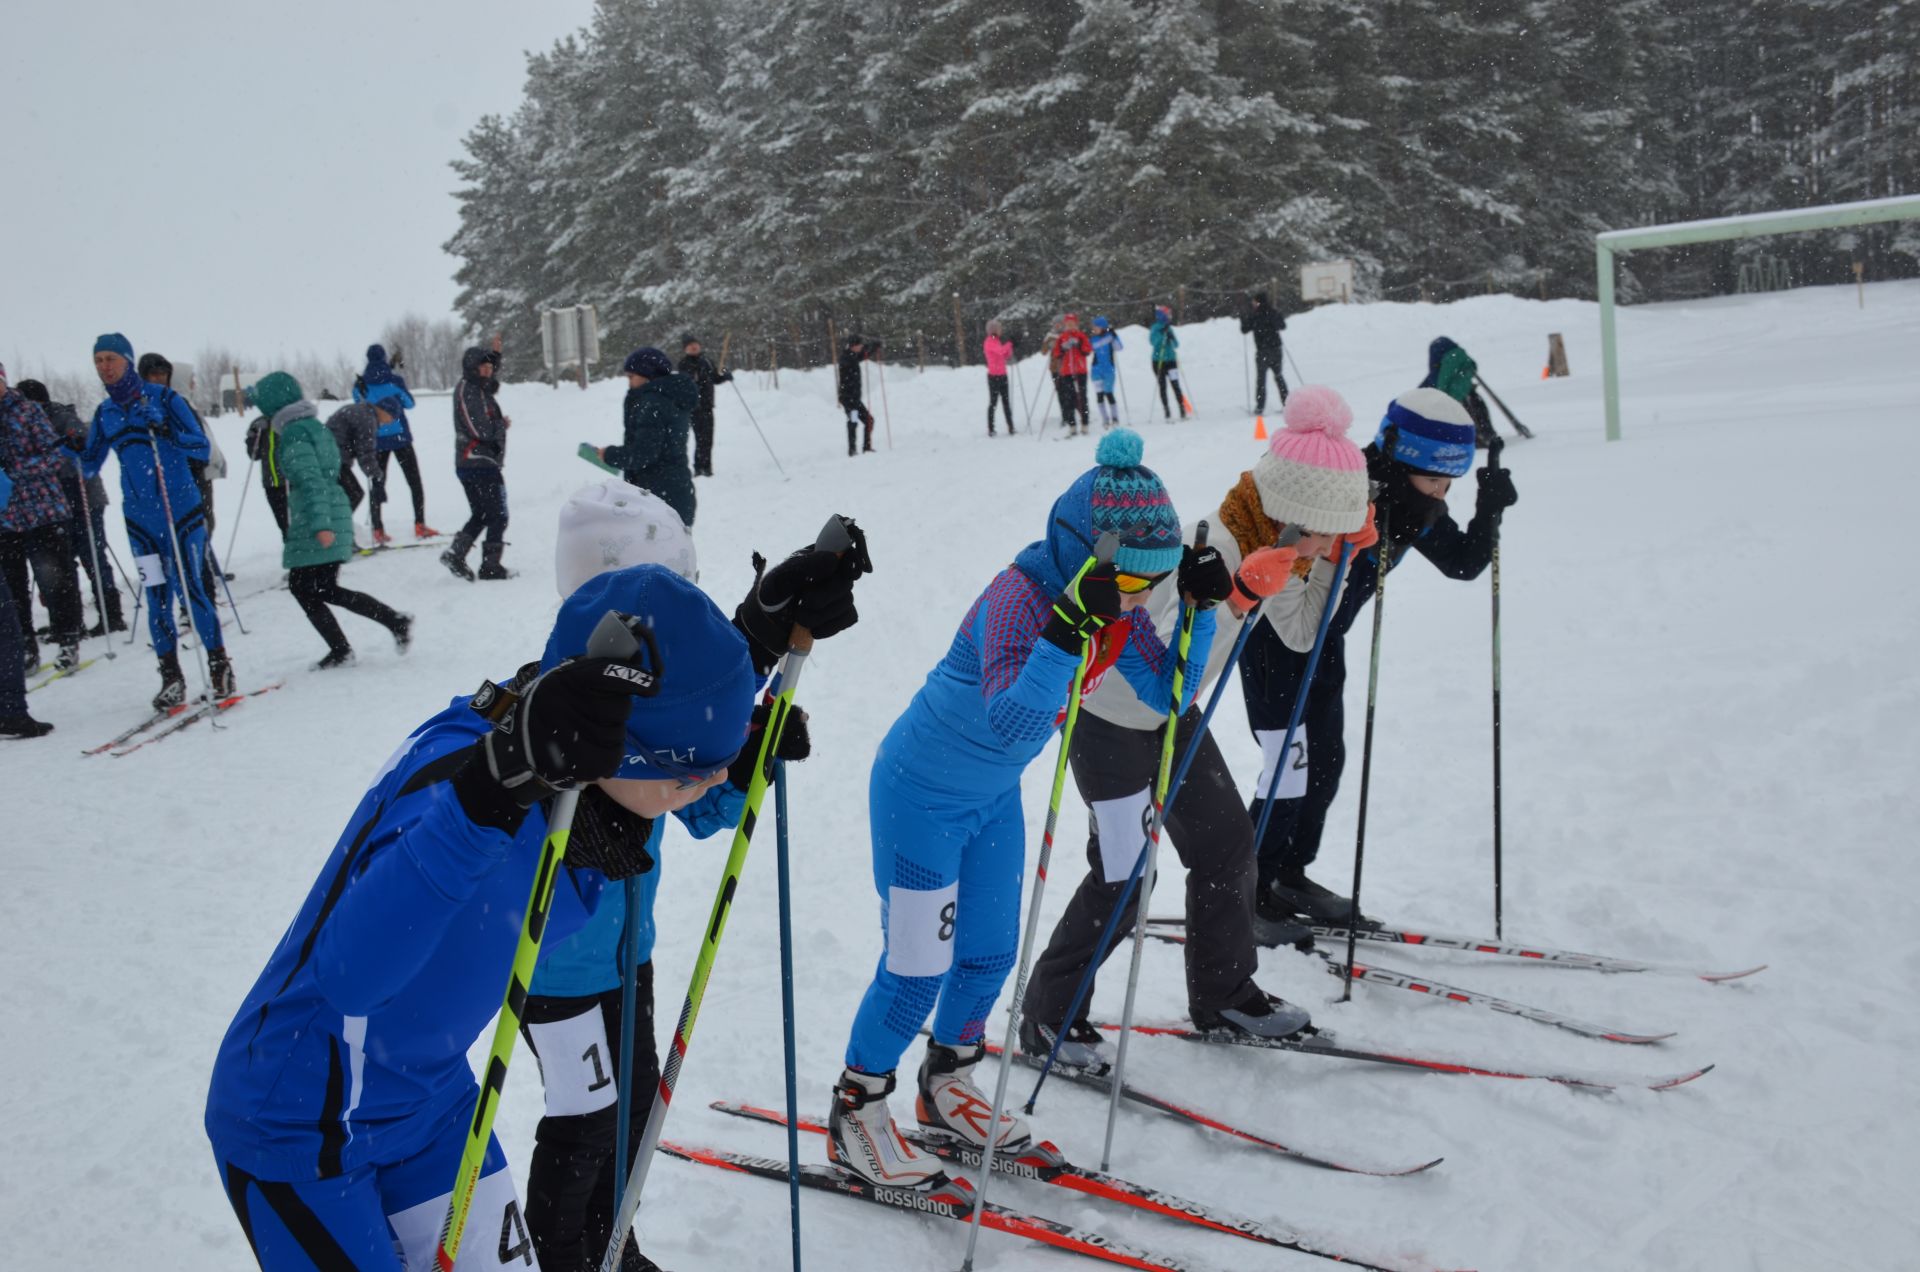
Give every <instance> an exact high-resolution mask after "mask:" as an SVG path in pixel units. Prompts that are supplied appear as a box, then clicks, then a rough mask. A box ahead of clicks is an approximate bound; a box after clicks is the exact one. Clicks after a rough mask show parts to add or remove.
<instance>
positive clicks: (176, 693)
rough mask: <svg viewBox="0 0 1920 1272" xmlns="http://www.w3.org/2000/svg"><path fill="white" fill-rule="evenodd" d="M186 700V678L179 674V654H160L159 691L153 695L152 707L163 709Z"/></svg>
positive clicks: (158, 709)
mask: <svg viewBox="0 0 1920 1272" xmlns="http://www.w3.org/2000/svg"><path fill="white" fill-rule="evenodd" d="M186 700H187V678H186V677H185V676H183V675H181V674H180V655H179V654H177V653H166V654H162V655H160V692H159V693H156V694H154V695H153V709H154V710H155V711H165V710H167V709H168V708H170V707H177V706H180V705H181V704H182V703H184V702H186Z"/></svg>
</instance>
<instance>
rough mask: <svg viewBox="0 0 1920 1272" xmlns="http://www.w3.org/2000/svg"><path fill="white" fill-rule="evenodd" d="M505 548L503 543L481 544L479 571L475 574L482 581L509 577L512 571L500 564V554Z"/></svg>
mask: <svg viewBox="0 0 1920 1272" xmlns="http://www.w3.org/2000/svg"><path fill="white" fill-rule="evenodd" d="M506 550H507V545H506V544H505V543H504V542H503V543H488V544H483V545H482V546H481V548H480V573H479V575H478V576H477V577H478V578H479V579H481V580H482V581H483V582H491V581H493V580H497V579H510V578H512V577H513V571H512V570H509V569H508V568H507V567H506V566H504V565H501V564H500V554H501V553H503V552H505V551H506Z"/></svg>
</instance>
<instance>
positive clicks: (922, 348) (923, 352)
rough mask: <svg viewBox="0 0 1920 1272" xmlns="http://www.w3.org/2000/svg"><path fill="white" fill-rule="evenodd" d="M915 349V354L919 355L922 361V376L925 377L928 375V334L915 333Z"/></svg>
mask: <svg viewBox="0 0 1920 1272" xmlns="http://www.w3.org/2000/svg"><path fill="white" fill-rule="evenodd" d="M913 348H914V352H915V353H916V354H917V355H918V357H919V359H920V374H921V375H925V374H926V373H927V333H926V332H924V331H916V332H914V333H913Z"/></svg>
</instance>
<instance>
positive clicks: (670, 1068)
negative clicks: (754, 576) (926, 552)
mask: <svg viewBox="0 0 1920 1272" xmlns="http://www.w3.org/2000/svg"><path fill="white" fill-rule="evenodd" d="M814 547H816V548H818V549H822V550H825V551H828V552H846V551H849V550H851V548H852V547H853V539H852V536H851V535H849V534H848V532H847V528H846V523H845V522H844V521H843V520H842V519H841V518H839V517H833V518H831V519H829V520H828V522H827V526H826V529H825V530H823V531H821V534H820V538H819V539H818V540H817V541H816V542H815V543H814ZM812 650H813V633H812V632H810V631H808V630H807V629H806V628H804V627H795V628H794V629H793V634H792V635H791V636H789V637H788V638H787V653H786V657H785V658H784V659H782V660H781V663H780V669H779V671H777V672H776V673H775V674H774V678H773V682H772V683H771V684H769V685H768V686H767V695H768V697H770V698H771V699H772V700H773V709H772V711H771V712H770V713H769V714H768V716H767V723H766V727H765V728H764V729H763V730H762V731H761V734H760V750H759V753H758V754H757V755H756V756H755V757H754V764H753V780H752V782H751V783H750V784H749V785H748V787H747V804H746V807H745V808H744V809H742V810H741V813H740V825H739V827H738V828H737V829H735V831H734V832H733V849H732V851H730V852H729V853H728V854H727V867H726V870H725V872H724V873H722V874H721V876H720V890H719V892H718V893H717V894H716V895H715V897H714V899H713V913H712V915H711V916H710V917H709V918H708V920H707V930H706V934H705V936H704V937H702V938H701V942H700V957H699V958H698V959H696V960H695V962H694V965H693V979H692V980H691V981H689V982H688V984H687V998H686V1001H685V1002H684V1003H682V1004H681V1005H680V1020H679V1023H678V1024H676V1025H675V1026H674V1027H673V1048H672V1050H670V1051H668V1052H667V1055H666V1061H665V1063H663V1064H662V1065H661V1066H660V1086H659V1088H658V1089H657V1090H656V1091H655V1092H654V1094H653V1107H652V1109H650V1110H649V1111H648V1113H647V1128H646V1130H645V1131H643V1132H642V1133H641V1135H640V1143H639V1144H638V1145H637V1146H636V1147H635V1149H634V1152H635V1158H634V1162H633V1169H632V1171H631V1172H630V1173H629V1174H628V1176H627V1186H626V1189H625V1191H623V1192H622V1193H621V1194H620V1205H619V1209H618V1210H617V1211H616V1212H615V1214H614V1221H613V1236H612V1239H611V1240H609V1241H608V1242H607V1252H606V1255H605V1257H604V1258H603V1259H602V1260H601V1262H600V1267H601V1269H602V1272H617V1270H618V1268H619V1266H620V1251H621V1248H622V1247H623V1246H625V1245H626V1243H627V1233H628V1232H629V1231H630V1230H631V1229H632V1227H633V1220H634V1216H635V1214H637V1213H638V1212H639V1209H640V1194H641V1191H642V1190H643V1189H645V1188H646V1186H647V1170H648V1167H649V1166H651V1165H652V1163H653V1151H654V1149H655V1147H657V1146H658V1145H659V1143H660V1134H661V1132H662V1131H663V1130H665V1129H666V1125H667V1112H668V1110H669V1108H670V1107H671V1106H672V1104H673V1091H674V1088H675V1087H676V1086H677V1085H679V1082H680V1065H681V1063H682V1062H684V1061H685V1060H686V1057H687V1047H688V1045H689V1044H690V1043H691V1042H692V1041H693V1027H694V1025H695V1023H697V1022H698V1021H699V1019H700V1004H701V1002H702V1001H703V1000H705V998H706V996H707V980H708V978H709V977H711V976H712V975H713V964H714V959H715V957H716V956H717V955H718V954H719V952H720V938H721V937H722V936H724V935H725V934H726V930H727V916H728V914H730V913H731V912H732V910H733V898H734V896H735V894H736V893H738V891H739V889H740V875H741V873H742V872H743V871H744V870H745V869H746V865H747V848H748V847H749V845H751V843H752V841H753V828H754V824H755V823H756V822H758V821H759V819H760V805H761V802H762V801H763V800H764V799H765V798H766V794H767V787H768V785H769V784H770V783H771V778H772V773H773V757H774V756H775V755H776V754H777V753H778V751H779V747H780V736H781V734H782V733H783V732H784V731H785V730H786V727H787V717H788V716H789V715H791V714H792V713H793V694H794V690H795V688H796V687H797V686H798V685H799V683H800V673H801V672H802V671H804V670H805V669H806V665H807V655H808V654H809V653H811V652H812Z"/></svg>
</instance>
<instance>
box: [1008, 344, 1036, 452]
mask: <svg viewBox="0 0 1920 1272" xmlns="http://www.w3.org/2000/svg"><path fill="white" fill-rule="evenodd" d="M1013 376H1014V383H1016V384H1018V385H1019V386H1020V406H1021V409H1020V414H1021V416H1022V420H1023V422H1024V423H1025V424H1026V426H1027V431H1028V432H1029V433H1031V432H1032V431H1033V403H1034V399H1035V398H1037V397H1038V396H1039V388H1040V386H1039V385H1037V384H1036V385H1035V386H1034V391H1033V392H1032V393H1028V392H1027V377H1026V376H1025V375H1023V374H1021V371H1020V361H1019V359H1017V358H1016V359H1015V360H1014V363H1013Z"/></svg>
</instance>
